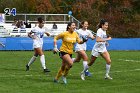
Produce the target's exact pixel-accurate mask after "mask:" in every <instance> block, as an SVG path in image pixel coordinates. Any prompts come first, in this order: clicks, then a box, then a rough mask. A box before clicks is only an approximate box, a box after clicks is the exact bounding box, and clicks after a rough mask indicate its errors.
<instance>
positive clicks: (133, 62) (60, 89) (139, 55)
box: [0, 51, 140, 93]
mask: <svg viewBox="0 0 140 93" xmlns="http://www.w3.org/2000/svg"><path fill="white" fill-rule="evenodd" d="M109 52H110V55H111V59H112V67H111V73H110V74H111V76H112V77H113V80H105V79H104V74H105V61H104V59H102V58H101V57H99V58H98V59H97V60H96V63H95V64H94V65H93V66H91V67H90V69H89V71H90V72H91V73H92V77H86V80H85V81H82V80H81V79H80V72H81V71H82V68H83V67H82V61H81V62H80V63H75V64H74V65H73V68H72V69H71V70H70V72H69V75H68V77H67V80H68V84H67V85H65V84H62V80H61V79H60V83H58V84H56V83H54V82H53V78H54V77H55V75H56V73H57V71H58V69H59V67H60V66H61V59H60V58H59V56H58V55H53V53H52V52H50V51H45V58H46V64H47V66H48V68H49V69H50V70H51V72H50V73H49V74H48V75H45V74H44V73H43V71H42V68H41V64H40V60H39V58H38V59H37V60H36V61H35V63H34V64H32V65H31V68H30V71H28V72H26V71H25V65H26V63H27V62H28V61H29V59H30V58H31V57H32V55H33V53H34V52H33V51H0V93H140V51H109ZM87 54H88V55H89V57H90V51H88V52H87ZM73 57H75V54H74V55H73Z"/></svg>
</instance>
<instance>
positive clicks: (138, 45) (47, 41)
mask: <svg viewBox="0 0 140 93" xmlns="http://www.w3.org/2000/svg"><path fill="white" fill-rule="evenodd" d="M0 41H1V43H3V44H5V47H4V48H3V47H0V50H33V47H32V43H33V41H32V39H30V38H28V37H7V38H0ZM61 43H62V41H61V40H58V42H57V44H58V47H60V45H61ZM94 43H95V40H91V39H89V40H88V42H87V50H92V47H93V45H94ZM109 44H110V46H109V47H107V48H108V50H140V38H127V39H126V38H113V39H112V40H111V41H109ZM43 49H44V50H52V49H53V37H45V38H44V45H43Z"/></svg>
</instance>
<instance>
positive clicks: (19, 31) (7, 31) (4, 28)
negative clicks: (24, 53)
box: [0, 23, 67, 37]
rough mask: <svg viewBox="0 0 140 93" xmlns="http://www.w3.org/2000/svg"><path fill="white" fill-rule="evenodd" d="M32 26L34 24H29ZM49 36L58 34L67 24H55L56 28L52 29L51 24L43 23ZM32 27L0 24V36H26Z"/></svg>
mask: <svg viewBox="0 0 140 93" xmlns="http://www.w3.org/2000/svg"><path fill="white" fill-rule="evenodd" d="M31 26H32V28H33V27H35V24H32V25H31ZM44 26H45V27H47V29H48V31H49V33H50V34H51V36H55V35H58V34H59V33H61V32H64V31H65V30H66V27H67V24H57V26H58V28H57V29H52V26H53V24H45V25H44ZM32 28H15V26H12V24H9V23H5V24H0V37H27V33H28V32H30V31H31V29H32Z"/></svg>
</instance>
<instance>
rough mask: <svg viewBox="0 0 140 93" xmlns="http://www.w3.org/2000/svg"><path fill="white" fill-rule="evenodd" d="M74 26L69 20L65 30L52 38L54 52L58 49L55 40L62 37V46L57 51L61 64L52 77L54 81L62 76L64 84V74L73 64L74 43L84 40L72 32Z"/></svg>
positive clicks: (65, 81) (65, 74)
mask: <svg viewBox="0 0 140 93" xmlns="http://www.w3.org/2000/svg"><path fill="white" fill-rule="evenodd" d="M75 28H76V26H75V23H74V22H70V23H68V25H67V31H65V32H63V33H61V34H59V35H57V36H56V37H55V38H54V52H58V51H59V50H58V49H57V40H58V39H62V46H61V47H60V52H59V55H60V58H61V59H62V66H61V68H60V69H59V71H58V73H57V75H56V77H55V78H54V82H58V79H59V78H60V77H61V76H62V79H63V82H64V84H66V83H67V80H66V76H67V74H68V72H69V70H70V68H71V67H72V65H73V60H72V53H73V47H74V44H75V43H76V42H77V43H79V44H82V43H84V42H85V41H86V39H85V38H83V40H80V38H79V36H78V34H77V33H76V32H74V30H75Z"/></svg>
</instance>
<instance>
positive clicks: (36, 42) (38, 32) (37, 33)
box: [31, 26, 47, 48]
mask: <svg viewBox="0 0 140 93" xmlns="http://www.w3.org/2000/svg"><path fill="white" fill-rule="evenodd" d="M31 31H32V33H34V37H35V39H33V48H38V47H41V48H42V45H43V36H44V33H45V32H46V31H47V28H45V27H42V28H39V27H38V26H36V27H35V28H33V29H32V30H31Z"/></svg>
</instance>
